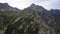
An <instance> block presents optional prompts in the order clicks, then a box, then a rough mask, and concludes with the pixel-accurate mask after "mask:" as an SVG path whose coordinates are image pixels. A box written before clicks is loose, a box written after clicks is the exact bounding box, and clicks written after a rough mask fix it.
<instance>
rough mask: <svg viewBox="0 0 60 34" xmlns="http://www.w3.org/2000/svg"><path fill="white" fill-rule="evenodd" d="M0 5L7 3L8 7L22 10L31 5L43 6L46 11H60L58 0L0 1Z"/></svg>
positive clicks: (59, 1) (59, 0)
mask: <svg viewBox="0 0 60 34" xmlns="http://www.w3.org/2000/svg"><path fill="white" fill-rule="evenodd" d="M0 3H8V4H9V5H10V6H13V7H17V8H19V9H24V8H26V7H28V6H30V5H31V4H32V3H34V4H36V5H40V6H43V7H44V8H46V9H60V0H0Z"/></svg>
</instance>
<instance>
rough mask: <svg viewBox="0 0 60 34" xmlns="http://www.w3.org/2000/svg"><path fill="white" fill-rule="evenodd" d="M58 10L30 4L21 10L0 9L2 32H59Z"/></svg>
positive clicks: (57, 33)
mask: <svg viewBox="0 0 60 34" xmlns="http://www.w3.org/2000/svg"><path fill="white" fill-rule="evenodd" d="M59 19H60V10H50V11H48V10H46V9H45V8H43V7H42V6H38V5H35V4H32V5H31V6H30V7H28V8H25V9H24V10H22V11H21V12H12V11H4V12H3V11H0V24H1V25H0V31H1V30H2V31H1V32H2V33H3V34H60V23H59V22H60V20H59Z"/></svg>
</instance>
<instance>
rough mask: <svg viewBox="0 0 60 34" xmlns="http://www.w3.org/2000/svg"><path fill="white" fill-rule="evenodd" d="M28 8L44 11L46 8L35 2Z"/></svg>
mask: <svg viewBox="0 0 60 34" xmlns="http://www.w3.org/2000/svg"><path fill="white" fill-rule="evenodd" d="M28 9H31V10H34V11H43V10H46V9H45V8H43V7H42V6H39V5H35V4H31V5H30V7H28Z"/></svg>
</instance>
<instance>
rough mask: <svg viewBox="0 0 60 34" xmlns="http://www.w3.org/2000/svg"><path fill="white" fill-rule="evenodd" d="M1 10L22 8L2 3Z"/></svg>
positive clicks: (0, 4)
mask: <svg viewBox="0 0 60 34" xmlns="http://www.w3.org/2000/svg"><path fill="white" fill-rule="evenodd" d="M0 10H2V11H20V9H18V8H15V7H11V6H9V5H8V4H7V3H0Z"/></svg>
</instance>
